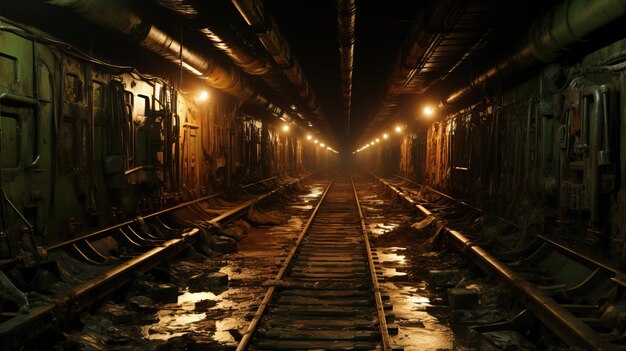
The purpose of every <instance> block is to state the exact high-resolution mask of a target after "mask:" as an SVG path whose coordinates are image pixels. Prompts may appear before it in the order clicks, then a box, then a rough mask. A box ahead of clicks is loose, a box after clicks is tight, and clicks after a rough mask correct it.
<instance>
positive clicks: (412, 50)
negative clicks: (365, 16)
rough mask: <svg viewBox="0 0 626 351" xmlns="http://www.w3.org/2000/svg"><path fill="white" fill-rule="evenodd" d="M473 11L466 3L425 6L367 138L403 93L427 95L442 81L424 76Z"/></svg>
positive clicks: (410, 33)
mask: <svg viewBox="0 0 626 351" xmlns="http://www.w3.org/2000/svg"><path fill="white" fill-rule="evenodd" d="M469 10H470V9H469V8H468V5H467V4H465V3H464V2H451V1H427V2H424V6H423V7H422V8H421V9H420V11H419V12H418V13H417V14H416V16H415V18H414V19H413V22H412V24H411V27H410V28H409V34H408V35H407V39H406V40H405V43H404V46H403V47H402V49H401V50H400V51H399V52H398V54H397V56H396V58H395V61H394V62H395V63H394V65H393V70H392V72H391V74H390V76H389V78H388V80H387V82H386V85H385V88H384V90H383V91H382V94H381V96H380V97H379V103H378V106H377V109H376V111H375V112H374V114H373V115H372V118H371V122H370V123H369V125H368V128H367V130H366V132H365V133H363V135H369V134H373V133H375V131H376V129H377V128H379V127H380V125H381V124H383V123H384V122H385V120H386V119H387V118H388V117H390V116H391V115H393V114H394V113H395V112H396V111H397V108H398V107H399V106H400V104H401V101H400V96H401V95H402V94H423V93H425V92H426V90H427V89H428V88H429V87H430V86H432V85H433V84H434V83H435V82H436V81H437V79H439V78H437V79H431V80H430V81H425V79H424V78H423V77H421V76H420V73H421V71H422V69H423V68H424V65H425V64H426V63H427V61H428V59H429V58H431V57H432V55H433V54H435V53H436V50H437V48H438V47H439V44H440V43H441V42H442V41H443V40H445V38H446V35H447V34H448V33H449V31H450V30H452V29H453V28H454V26H456V25H457V23H458V22H459V21H461V20H462V16H463V15H464V14H465V13H466V12H467V11H469ZM483 37H484V35H483V36H481V37H480V39H478V42H481V41H482V39H483ZM457 41H458V39H457ZM477 45H478V44H477V43H474V44H473V45H470V47H469V48H468V49H467V51H466V52H465V53H464V54H463V55H462V56H461V60H464V59H465V58H466V57H467V56H469V52H471V51H472V50H475V48H476V47H477ZM453 63H454V62H453ZM457 66H458V62H456V65H454V66H453V67H449V68H447V69H446V72H447V73H446V74H449V73H450V72H452V71H453V70H454V69H455V68H456V67H457Z"/></svg>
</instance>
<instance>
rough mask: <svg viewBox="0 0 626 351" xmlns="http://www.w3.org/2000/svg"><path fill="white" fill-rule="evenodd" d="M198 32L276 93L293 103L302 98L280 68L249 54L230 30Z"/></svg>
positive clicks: (213, 27)
mask: <svg viewBox="0 0 626 351" xmlns="http://www.w3.org/2000/svg"><path fill="white" fill-rule="evenodd" d="M200 32H201V33H202V34H204V35H205V36H206V38H207V39H208V40H209V41H210V42H211V43H212V44H213V46H215V48H217V49H218V50H220V51H222V52H223V53H224V54H226V56H228V57H229V58H230V59H231V60H232V61H233V63H234V64H235V65H237V66H239V68H241V69H242V70H243V71H244V72H246V73H248V74H250V75H254V76H258V77H259V78H261V80H263V82H264V83H265V84H266V85H267V86H269V87H270V88H271V89H272V90H273V91H275V92H276V93H277V94H278V95H280V96H292V97H293V98H292V99H291V100H292V101H293V102H294V103H295V104H298V100H300V99H302V98H301V96H300V95H299V94H297V93H295V92H294V90H293V86H291V84H290V82H289V81H288V80H287V79H286V77H285V76H284V75H283V73H282V70H280V69H278V68H277V67H276V65H275V64H274V63H273V62H269V61H268V60H266V59H264V58H260V57H258V55H254V54H251V53H250V52H249V49H248V48H245V47H244V46H243V44H242V43H241V39H239V38H237V37H236V35H233V34H232V32H231V31H228V30H221V29H219V28H217V27H216V26H208V27H205V28H202V29H201V30H200ZM305 103H306V104H307V107H309V109H310V110H311V111H312V112H313V113H314V114H318V113H319V109H318V108H311V107H310V104H309V102H308V101H306V102H305ZM301 119H304V118H301Z"/></svg>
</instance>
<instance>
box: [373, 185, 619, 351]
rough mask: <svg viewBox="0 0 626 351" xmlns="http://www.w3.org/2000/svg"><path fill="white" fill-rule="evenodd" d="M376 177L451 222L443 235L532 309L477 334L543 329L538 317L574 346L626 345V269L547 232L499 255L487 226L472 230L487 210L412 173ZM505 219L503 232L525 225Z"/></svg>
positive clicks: (424, 210) (609, 347) (482, 328)
mask: <svg viewBox="0 0 626 351" xmlns="http://www.w3.org/2000/svg"><path fill="white" fill-rule="evenodd" d="M376 178H377V179H378V180H379V181H380V182H382V183H383V184H384V185H386V186H387V187H388V188H389V189H392V191H394V192H395V193H396V194H397V195H399V197H400V198H402V199H404V200H405V201H406V202H408V203H409V204H411V205H412V206H415V208H416V209H417V210H418V211H419V212H420V213H421V214H422V216H423V217H424V218H425V217H428V216H436V217H437V218H440V219H443V220H444V221H445V223H446V226H445V227H444V228H443V232H444V233H445V234H446V235H447V237H448V239H449V243H450V245H451V246H452V247H454V248H456V249H457V250H459V251H460V252H462V253H464V254H465V255H466V256H467V257H468V258H470V259H471V260H472V261H474V262H475V263H476V264H477V265H478V266H479V267H481V268H482V269H483V270H485V271H488V272H492V273H495V275H496V277H498V278H499V279H500V280H502V281H504V282H506V283H507V284H508V285H509V286H510V287H511V288H512V289H513V291H514V292H515V296H516V297H517V299H518V301H519V302H521V304H522V305H523V306H525V309H524V310H523V311H521V312H520V313H519V314H517V316H516V317H515V318H513V319H511V320H510V321H508V322H505V323H498V324H494V325H484V326H476V327H473V329H474V330H475V331H477V332H478V333H485V332H490V331H497V330H509V329H517V330H520V329H521V330H526V331H528V330H530V329H533V328H534V329H536V327H537V325H536V322H534V320H537V319H538V320H539V321H541V323H542V324H543V325H545V326H546V327H547V328H549V330H551V332H552V333H554V334H555V335H556V336H558V338H559V339H560V340H562V341H563V342H564V343H565V344H567V345H568V346H570V347H577V348H582V349H590V350H623V349H624V348H625V347H626V336H625V334H624V324H623V318H621V317H619V316H621V315H622V313H623V311H624V310H626V305H625V301H624V297H623V295H624V294H623V293H624V289H625V288H626V281H625V280H624V276H626V275H625V274H624V273H623V272H621V271H619V270H618V269H616V268H614V267H611V266H609V265H606V264H604V263H602V262H599V261H598V260H595V259H592V258H589V257H587V256H585V255H583V254H581V253H579V252H576V251H574V250H572V249H570V248H568V247H566V246H564V245H562V244H560V243H558V242H556V241H554V240H551V239H550V238H548V237H546V236H543V235H536V236H534V237H532V238H530V239H528V240H526V241H524V242H523V245H522V246H521V247H520V248H518V249H516V250H509V251H505V252H502V251H497V253H492V252H490V251H492V249H494V247H490V246H489V244H488V242H487V241H486V240H484V238H483V237H481V229H482V228H481V227H480V226H478V227H476V226H473V227H472V228H471V229H470V228H469V227H470V225H469V224H470V223H477V222H480V219H481V218H482V217H483V216H484V214H483V212H482V211H481V210H480V209H477V208H476V207H474V206H472V205H470V204H467V203H464V202H461V201H458V200H455V199H454V198H452V197H450V196H448V195H446V194H443V193H440V192H438V191H436V190H434V189H430V188H428V187H426V186H422V185H420V184H418V183H415V182H413V181H411V180H408V179H406V178H402V177H399V176H392V177H386V178H383V177H379V176H376ZM426 198H429V199H430V200H431V201H426V200H425V199H426ZM497 220H498V221H505V220H504V219H502V218H497ZM505 224H506V225H502V226H499V228H500V232H499V233H497V235H508V236H511V237H513V236H515V235H517V234H519V230H520V228H519V226H517V225H515V224H513V223H510V222H507V223H505ZM516 233H517V234H516ZM488 250H490V251H488ZM533 316H534V317H533Z"/></svg>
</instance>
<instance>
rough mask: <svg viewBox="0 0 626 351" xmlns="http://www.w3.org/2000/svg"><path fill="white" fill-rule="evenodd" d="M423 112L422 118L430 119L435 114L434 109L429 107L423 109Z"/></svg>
mask: <svg viewBox="0 0 626 351" xmlns="http://www.w3.org/2000/svg"><path fill="white" fill-rule="evenodd" d="M423 111H424V116H426V117H431V116H432V115H434V114H435V109H434V108H432V107H430V106H426V107H424V110H423Z"/></svg>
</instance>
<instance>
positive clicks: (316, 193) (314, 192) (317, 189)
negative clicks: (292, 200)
mask: <svg viewBox="0 0 626 351" xmlns="http://www.w3.org/2000/svg"><path fill="white" fill-rule="evenodd" d="M323 193H324V187H323V186H312V187H311V189H310V191H309V193H308V194H304V195H300V198H301V199H302V200H303V201H304V202H309V201H312V200H315V199H317V198H318V197H320V196H322V194H323Z"/></svg>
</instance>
